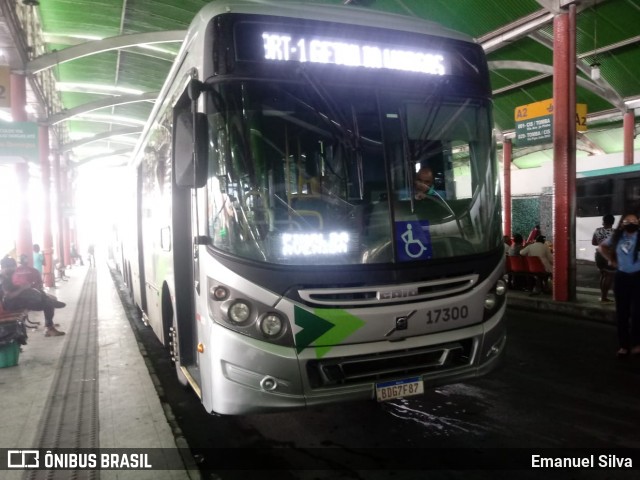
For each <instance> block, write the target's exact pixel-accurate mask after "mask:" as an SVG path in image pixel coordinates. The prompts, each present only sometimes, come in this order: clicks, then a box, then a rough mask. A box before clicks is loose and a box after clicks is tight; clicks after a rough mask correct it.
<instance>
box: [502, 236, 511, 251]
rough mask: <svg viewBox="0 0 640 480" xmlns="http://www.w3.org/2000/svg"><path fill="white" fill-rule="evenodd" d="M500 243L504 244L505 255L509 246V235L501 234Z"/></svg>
mask: <svg viewBox="0 0 640 480" xmlns="http://www.w3.org/2000/svg"><path fill="white" fill-rule="evenodd" d="M502 243H503V244H504V253H505V255H509V248H511V237H509V235H503V236H502Z"/></svg>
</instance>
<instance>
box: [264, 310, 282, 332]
mask: <svg viewBox="0 0 640 480" xmlns="http://www.w3.org/2000/svg"><path fill="white" fill-rule="evenodd" d="M283 327H284V323H283V321H282V318H280V316H279V315H276V314H275V313H267V314H266V315H265V316H264V317H262V318H261V319H260V331H261V332H262V333H263V334H264V335H265V336H267V337H277V336H278V335H280V333H282V329H283Z"/></svg>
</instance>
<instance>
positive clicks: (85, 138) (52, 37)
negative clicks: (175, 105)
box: [0, 0, 640, 168]
mask: <svg viewBox="0 0 640 480" xmlns="http://www.w3.org/2000/svg"><path fill="white" fill-rule="evenodd" d="M274 1H281V2H283V1H288V0H274ZM298 1H299V2H301V3H306V2H305V1H304V0H298ZM205 3H207V2H206V1H203V0H148V1H133V0H99V1H97V0H40V1H38V0H0V5H1V7H2V9H1V11H0V49H2V56H4V59H5V62H4V63H5V64H8V65H9V66H10V68H11V70H12V71H18V72H25V73H26V74H27V75H28V78H29V82H28V84H29V94H28V103H29V112H30V116H31V117H33V118H31V119H30V120H33V121H38V122H40V123H45V124H49V125H51V126H52V127H53V132H54V135H55V137H57V142H58V145H59V150H60V151H61V152H64V153H66V154H67V157H68V158H69V160H70V161H71V162H72V163H75V164H76V165H82V164H85V163H88V162H102V163H107V162H112V163H114V164H118V163H119V164H123V163H126V160H127V157H128V155H129V154H130V153H131V151H132V150H133V148H134V145H135V143H136V140H137V137H138V136H139V135H140V133H141V132H142V128H143V125H144V123H145V121H146V119H147V117H148V115H149V113H150V112H151V109H152V106H153V101H154V99H155V98H156V96H157V94H158V92H159V90H160V88H161V86H162V83H163V81H164V79H165V77H166V75H167V73H168V71H169V69H170V67H171V64H172V61H173V59H174V58H175V56H176V54H177V52H178V50H179V48H180V44H181V42H182V39H183V38H184V35H185V32H186V29H187V27H188V25H189V23H190V22H191V20H192V18H193V17H194V15H195V14H196V13H197V12H198V10H199V9H200V8H201V7H202V6H203V5H204V4H205ZM315 3H325V4H334V5H336V6H337V7H338V8H365V9H375V10H379V11H382V12H387V13H389V14H404V15H410V16H415V17H420V18H424V19H428V20H431V21H435V22H437V23H440V24H442V25H444V26H445V27H448V28H450V29H453V30H457V31H460V32H462V33H465V34H467V35H469V36H471V37H473V38H474V39H475V40H476V41H477V42H478V43H480V44H481V45H482V46H483V48H484V49H485V51H486V52H487V54H488V60H489V68H490V72H491V82H492V89H493V94H494V102H495V104H494V105H495V107H494V108H495V109H494V115H495V127H496V129H497V131H498V140H499V141H500V140H501V139H502V138H505V136H507V137H509V136H510V135H512V134H513V132H514V129H515V121H514V111H515V109H516V108H517V107H519V106H522V105H527V104H531V103H535V102H539V101H545V100H548V99H551V98H552V97H553V91H552V84H553V18H554V16H555V15H556V14H557V13H558V12H562V11H564V10H563V9H566V7H567V6H568V5H569V4H571V3H575V5H576V10H577V22H576V23H577V32H576V50H577V58H576V62H577V71H578V81H577V95H576V97H577V103H580V104H585V105H586V108H587V130H586V131H584V132H579V133H578V145H577V149H578V154H579V155H594V154H596V155H597V154H610V153H617V152H621V151H622V149H623V133H622V116H623V114H624V112H625V111H627V110H630V109H631V110H633V109H636V110H637V111H640V80H639V79H640V29H638V25H640V0H576V1H575V2H571V1H569V0H455V1H451V0H413V1H412V0H315ZM594 69H597V70H598V73H599V78H596V77H598V75H597V74H595V72H594ZM0 110H1V109H0ZM636 123H637V120H636ZM635 128H636V132H638V131H639V130H640V126H639V125H636V127H635ZM551 148H552V146H551V145H548V144H547V145H542V146H536V147H535V148H534V147H523V148H518V146H517V145H516V148H515V149H514V165H515V166H516V167H518V168H531V167H536V166H539V165H540V164H542V163H544V162H548V161H551V159H552V150H551ZM635 149H640V139H637V140H636V141H635Z"/></svg>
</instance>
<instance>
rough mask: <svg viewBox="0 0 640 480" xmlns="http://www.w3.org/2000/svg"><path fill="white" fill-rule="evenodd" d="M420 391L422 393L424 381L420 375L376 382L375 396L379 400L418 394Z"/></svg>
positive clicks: (384, 400)
mask: <svg viewBox="0 0 640 480" xmlns="http://www.w3.org/2000/svg"><path fill="white" fill-rule="evenodd" d="M421 393H424V383H423V382H422V380H421V379H420V377H414V378H405V379H404V380H394V381H391V382H384V383H376V398H377V400H378V401H379V402H386V401H387V400H393V399H395V398H403V397H410V396H411V395H420V394H421Z"/></svg>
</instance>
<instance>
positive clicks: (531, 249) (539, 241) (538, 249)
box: [520, 235, 553, 295]
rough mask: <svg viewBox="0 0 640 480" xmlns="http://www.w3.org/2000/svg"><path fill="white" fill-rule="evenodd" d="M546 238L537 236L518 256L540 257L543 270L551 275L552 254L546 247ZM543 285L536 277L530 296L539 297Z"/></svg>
mask: <svg viewBox="0 0 640 480" xmlns="http://www.w3.org/2000/svg"><path fill="white" fill-rule="evenodd" d="M546 241H547V237H545V236H544V235H538V236H537V237H536V241H535V243H531V244H529V245H527V246H526V247H524V248H523V249H522V250H520V256H522V257H526V256H530V257H540V260H541V261H542V264H543V265H544V269H545V271H546V272H548V273H553V254H552V253H551V250H550V249H549V247H548V246H547V245H546V243H545V242H546ZM543 287H544V285H543V283H542V280H541V279H540V277H536V285H535V287H534V288H533V291H532V292H531V294H530V295H539V294H540V293H541V292H542V289H543Z"/></svg>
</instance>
